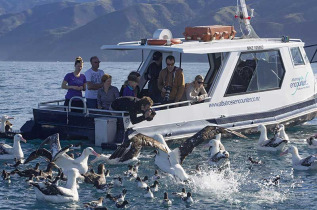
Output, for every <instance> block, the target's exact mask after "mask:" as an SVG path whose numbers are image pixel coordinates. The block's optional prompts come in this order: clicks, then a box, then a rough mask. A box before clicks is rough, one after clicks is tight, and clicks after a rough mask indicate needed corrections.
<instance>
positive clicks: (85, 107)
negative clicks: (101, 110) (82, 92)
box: [67, 96, 87, 114]
mask: <svg viewBox="0 0 317 210" xmlns="http://www.w3.org/2000/svg"><path fill="white" fill-rule="evenodd" d="M74 99H80V100H81V101H82V102H83V104H84V109H83V113H84V114H86V113H87V104H86V98H83V97H80V96H74V97H72V98H71V99H70V100H69V103H68V110H67V111H70V110H71V109H70V108H71V107H72V106H71V104H72V101H73V100H74Z"/></svg>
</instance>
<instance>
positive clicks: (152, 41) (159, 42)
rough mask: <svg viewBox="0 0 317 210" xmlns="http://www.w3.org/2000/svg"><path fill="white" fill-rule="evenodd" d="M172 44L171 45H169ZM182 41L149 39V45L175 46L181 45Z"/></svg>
mask: <svg viewBox="0 0 317 210" xmlns="http://www.w3.org/2000/svg"><path fill="white" fill-rule="evenodd" d="M169 43H170V44H169ZM181 43H182V41H181V40H180V39H148V40H147V44H148V45H173V44H181Z"/></svg>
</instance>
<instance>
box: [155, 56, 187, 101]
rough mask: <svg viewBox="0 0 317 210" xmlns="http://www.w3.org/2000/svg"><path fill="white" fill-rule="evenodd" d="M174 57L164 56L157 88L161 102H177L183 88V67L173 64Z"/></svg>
mask: <svg viewBox="0 0 317 210" xmlns="http://www.w3.org/2000/svg"><path fill="white" fill-rule="evenodd" d="M174 64H175V57H174V56H172V55H169V56H167V57H166V66H167V67H166V68H165V69H162V71H161V72H160V75H159V79H158V88H159V90H161V97H162V102H163V103H174V102H179V101H180V100H181V98H182V96H183V93H184V89H185V79H184V74H183V69H181V68H179V67H176V66H174Z"/></svg>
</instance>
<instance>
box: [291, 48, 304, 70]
mask: <svg viewBox="0 0 317 210" xmlns="http://www.w3.org/2000/svg"><path fill="white" fill-rule="evenodd" d="M291 55H292V59H293V63H294V65H295V66H298V65H305V63H304V59H303V56H302V54H301V52H300V50H299V47H293V48H291Z"/></svg>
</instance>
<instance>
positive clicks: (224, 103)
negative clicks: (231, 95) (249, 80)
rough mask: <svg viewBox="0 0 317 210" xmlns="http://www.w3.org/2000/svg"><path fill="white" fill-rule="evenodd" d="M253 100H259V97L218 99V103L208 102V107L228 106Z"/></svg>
mask: <svg viewBox="0 0 317 210" xmlns="http://www.w3.org/2000/svg"><path fill="white" fill-rule="evenodd" d="M255 101H260V97H251V98H241V99H235V100H230V101H220V102H218V103H211V104H209V107H220V106H230V105H235V104H244V103H251V102H255Z"/></svg>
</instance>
